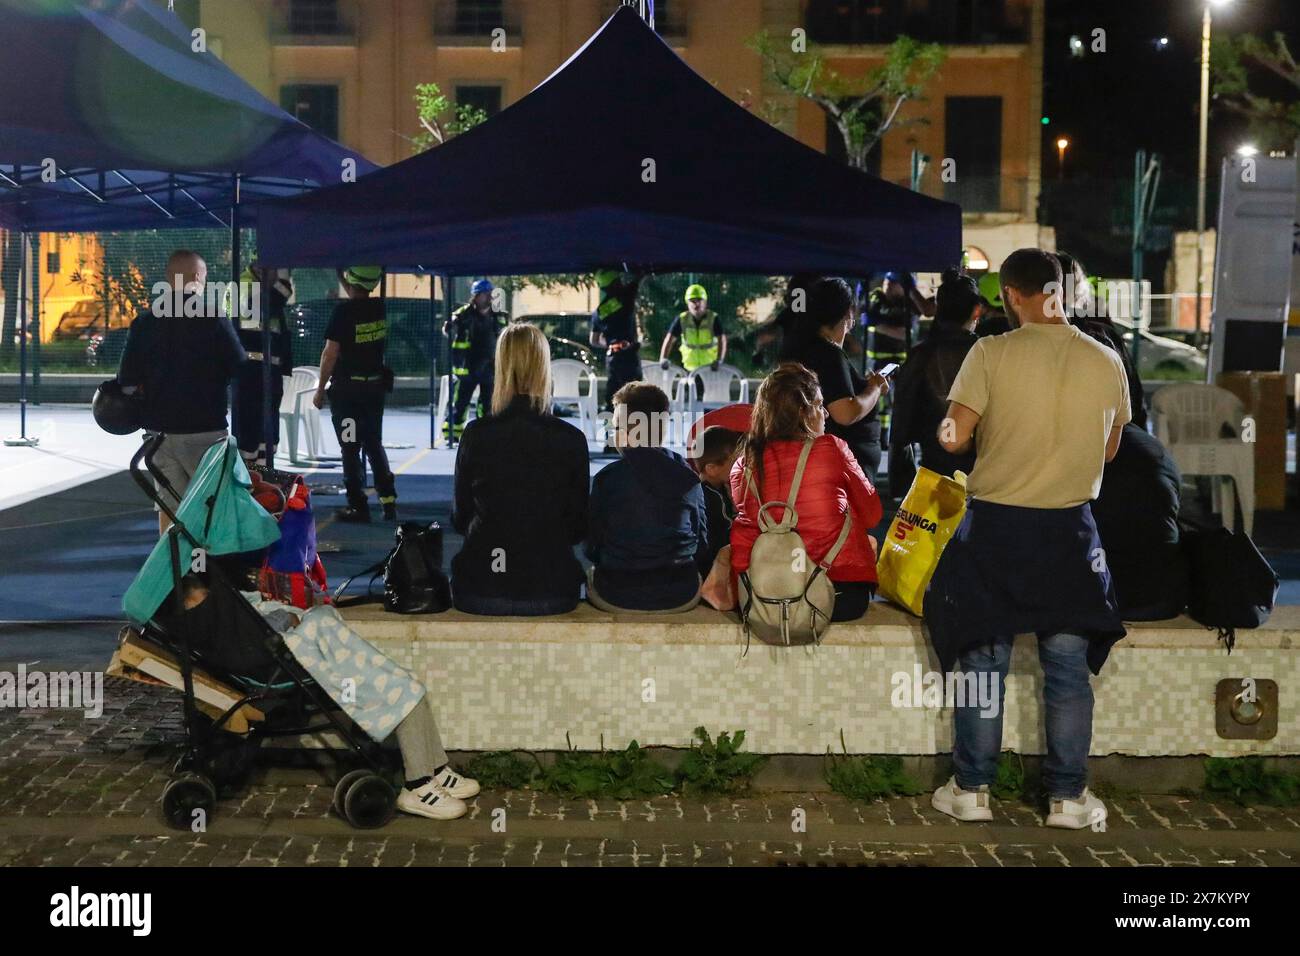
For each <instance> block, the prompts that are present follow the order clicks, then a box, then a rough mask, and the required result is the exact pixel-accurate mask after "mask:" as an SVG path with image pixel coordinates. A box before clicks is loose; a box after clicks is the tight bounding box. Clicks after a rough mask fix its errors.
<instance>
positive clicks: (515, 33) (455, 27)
mask: <svg viewBox="0 0 1300 956" xmlns="http://www.w3.org/2000/svg"><path fill="white" fill-rule="evenodd" d="M520 19H521V18H520V11H519V3H518V0H436V3H435V4H434V9H433V34H434V39H435V42H437V43H438V44H439V45H440V46H487V45H488V44H490V43H491V42H492V40H493V39H494V38H495V37H496V36H499V35H500V34H497V33H495V31H497V30H504V31H505V41H506V44H507V45H508V46H518V45H519V43H520V42H521V41H522V39H523V29H522V27H521V25H520Z"/></svg>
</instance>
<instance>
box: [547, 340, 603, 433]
mask: <svg viewBox="0 0 1300 956" xmlns="http://www.w3.org/2000/svg"><path fill="white" fill-rule="evenodd" d="M584 379H585V380H586V382H587V392H586V394H583V391H582V382H583V380H584ZM599 387H600V383H599V380H598V379H597V378H596V373H595V372H593V371H592V370H591V369H589V368H587V366H585V365H583V364H582V363H581V362H579V361H578V360H577V359H552V360H551V400H552V401H553V402H554V403H555V404H556V405H576V406H578V422H579V427H580V428H581V429H582V433H583V434H584V435H587V436H589V437H590V438H591V439H593V440H595V438H596V422H597V420H598V416H597V407H598V406H597V402H598V399H597V389H598V388H599Z"/></svg>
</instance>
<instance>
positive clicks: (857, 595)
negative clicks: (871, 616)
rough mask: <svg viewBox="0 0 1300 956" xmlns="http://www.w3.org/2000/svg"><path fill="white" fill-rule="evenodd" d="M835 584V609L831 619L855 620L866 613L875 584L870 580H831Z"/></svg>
mask: <svg viewBox="0 0 1300 956" xmlns="http://www.w3.org/2000/svg"><path fill="white" fill-rule="evenodd" d="M831 583H832V584H834V585H835V610H834V611H832V612H831V620H832V621H856V620H857V619H858V618H860V617H862V615H864V614H866V613H867V608H868V607H870V606H871V596H872V595H873V594H875V593H876V586H875V585H874V584H872V583H871V582H870V581H832V582H831Z"/></svg>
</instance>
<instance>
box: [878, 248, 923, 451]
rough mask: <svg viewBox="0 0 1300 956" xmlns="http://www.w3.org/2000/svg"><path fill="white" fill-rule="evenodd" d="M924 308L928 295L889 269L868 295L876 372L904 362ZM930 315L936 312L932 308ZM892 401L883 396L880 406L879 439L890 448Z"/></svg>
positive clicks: (907, 275)
mask: <svg viewBox="0 0 1300 956" xmlns="http://www.w3.org/2000/svg"><path fill="white" fill-rule="evenodd" d="M923 311H926V309H925V297H924V296H922V295H921V293H920V292H919V291H918V290H917V288H916V281H915V280H914V279H913V278H912V276H911V275H910V274H908V273H906V272H886V273H885V281H884V284H883V285H881V287H880V288H879V289H873V290H872V292H871V295H869V296H868V297H867V363H868V365H869V366H870V368H871V369H872V370H873V371H880V370H881V369H882V368H884V367H885V366H887V365H902V364H903V363H904V362H906V361H907V353H908V351H909V349H910V348H911V346H912V339H913V336H914V335H915V326H916V320H917V317H918V316H919V315H920V314H921V313H922V312H923ZM928 314H933V310H930V312H929V313H928ZM891 407H892V403H891V401H890V398H889V396H888V395H882V396H881V397H880V402H879V404H878V406H877V408H878V414H879V417H880V441H881V443H882V444H883V445H884V447H886V448H888V447H889V422H890V418H891Z"/></svg>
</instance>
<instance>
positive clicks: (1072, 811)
mask: <svg viewBox="0 0 1300 956" xmlns="http://www.w3.org/2000/svg"><path fill="white" fill-rule="evenodd" d="M1049 803H1050V806H1049V810H1050V812H1049V813H1048V814H1047V825H1048V826H1049V827H1061V828H1062V829H1065V830H1083V829H1086V828H1088V827H1092V828H1093V829H1097V830H1100V829H1104V828H1105V826H1106V804H1104V803H1102V802H1101V801H1100V800H1098V799H1097V798H1096V797H1094V796H1093V795H1092V792H1091V791H1089V790H1088V788H1087V787H1084V788H1083V794H1082V795H1081V796H1079V797H1077V798H1075V799H1064V798H1063V799H1059V800H1056V799H1054V800H1051V801H1049Z"/></svg>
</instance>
